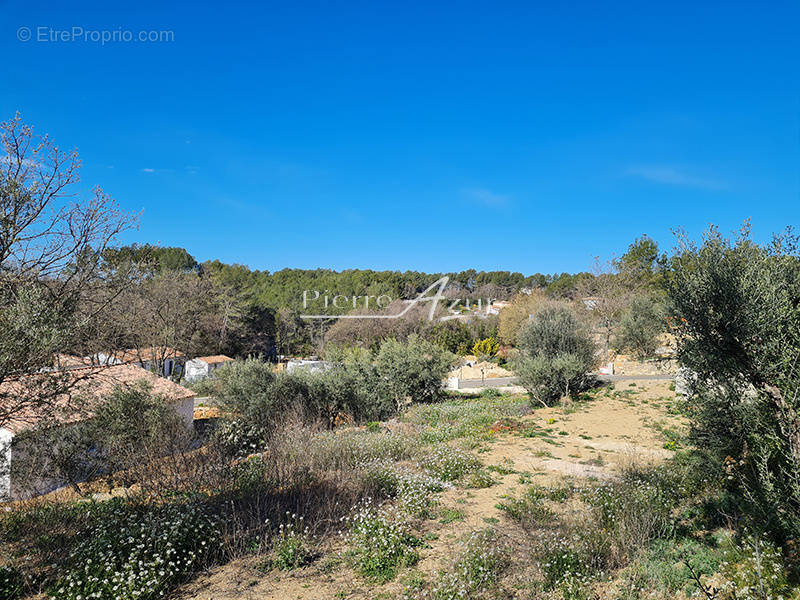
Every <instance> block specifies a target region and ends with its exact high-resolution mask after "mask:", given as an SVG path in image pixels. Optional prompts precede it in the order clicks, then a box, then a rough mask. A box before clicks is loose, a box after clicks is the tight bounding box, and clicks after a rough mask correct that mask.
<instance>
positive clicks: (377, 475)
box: [362, 460, 447, 518]
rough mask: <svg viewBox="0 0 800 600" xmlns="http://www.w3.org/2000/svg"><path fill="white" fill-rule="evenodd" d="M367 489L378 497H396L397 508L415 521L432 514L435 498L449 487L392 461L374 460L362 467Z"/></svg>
mask: <svg viewBox="0 0 800 600" xmlns="http://www.w3.org/2000/svg"><path fill="white" fill-rule="evenodd" d="M362 473H363V475H362V477H363V482H364V489H365V490H366V491H367V493H368V494H372V495H373V496H375V497H392V498H397V505H398V508H399V509H400V510H401V511H403V512H405V513H406V514H407V515H409V516H411V517H416V518H429V517H430V516H431V515H432V511H433V508H434V506H435V505H436V498H435V497H434V493H436V492H440V491H442V490H443V489H444V488H445V487H446V485H447V484H445V483H444V482H443V481H440V480H439V479H436V478H434V477H431V476H429V475H426V474H424V473H418V472H416V471H412V470H411V469H409V468H407V467H404V466H400V465H398V464H396V463H395V462H392V461H387V460H375V461H373V462H370V463H368V464H366V465H365V466H364V467H363V468H362Z"/></svg>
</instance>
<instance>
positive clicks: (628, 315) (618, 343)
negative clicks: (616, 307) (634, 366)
mask: <svg viewBox="0 0 800 600" xmlns="http://www.w3.org/2000/svg"><path fill="white" fill-rule="evenodd" d="M665 330H666V315H665V314H664V307H663V304H662V303H661V302H659V300H658V299H656V298H655V297H653V296H651V295H639V296H636V297H635V298H634V299H633V301H632V302H631V305H630V307H629V308H628V310H627V311H625V313H623V315H622V318H621V319H620V323H619V330H618V332H617V335H616V338H615V339H614V345H615V347H616V349H617V350H618V351H619V350H621V351H627V352H631V353H632V354H633V355H634V356H636V358H638V359H639V360H645V359H647V358H650V357H652V356H653V355H654V354H655V352H656V349H657V348H658V336H659V335H661V334H662V333H663V332H664V331H665Z"/></svg>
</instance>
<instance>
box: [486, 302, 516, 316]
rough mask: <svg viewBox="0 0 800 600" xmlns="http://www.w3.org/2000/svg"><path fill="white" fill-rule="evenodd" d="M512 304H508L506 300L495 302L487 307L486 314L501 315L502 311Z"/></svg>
mask: <svg viewBox="0 0 800 600" xmlns="http://www.w3.org/2000/svg"><path fill="white" fill-rule="evenodd" d="M510 305H511V303H510V302H506V301H505V300H495V301H494V302H491V303H489V304H487V305H486V314H487V315H499V314H500V311H501V310H503V309H504V308H506V307H508V306H510Z"/></svg>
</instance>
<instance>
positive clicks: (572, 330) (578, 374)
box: [512, 306, 596, 406]
mask: <svg viewBox="0 0 800 600" xmlns="http://www.w3.org/2000/svg"><path fill="white" fill-rule="evenodd" d="M518 348H519V354H518V355H517V357H516V358H515V359H514V360H513V361H512V362H513V364H512V367H513V369H514V372H515V373H516V374H517V375H518V376H519V379H520V383H521V384H522V386H523V387H524V388H525V389H526V390H527V391H528V393H529V394H530V395H531V398H532V399H533V400H536V401H537V402H540V403H541V404H543V405H545V406H549V405H550V404H552V403H553V402H555V401H556V400H558V399H559V398H562V397H564V396H569V395H571V394H574V393H576V392H579V391H580V390H582V389H584V388H585V387H586V385H587V384H588V383H589V381H590V380H589V371H591V369H592V368H593V367H594V365H595V363H596V357H595V344H594V341H593V340H592V338H591V336H590V335H589V333H588V332H587V331H586V329H585V328H584V326H583V324H582V323H581V322H580V321H579V320H578V318H577V317H576V316H575V313H574V312H573V311H572V310H570V309H569V308H566V307H562V306H547V307H545V308H542V309H540V310H539V311H538V312H537V313H535V314H534V315H533V317H532V318H531V319H530V321H529V322H528V323H527V324H526V325H525V326H523V328H522V329H521V330H520V332H519V336H518Z"/></svg>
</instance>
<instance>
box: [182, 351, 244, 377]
mask: <svg viewBox="0 0 800 600" xmlns="http://www.w3.org/2000/svg"><path fill="white" fill-rule="evenodd" d="M232 361H233V359H232V358H230V357H229V356H225V355H224V354H216V355H214V356H198V357H197V358H193V359H192V360H189V361H186V366H185V369H186V371H185V373H186V374H185V377H186V381H187V382H192V381H200V380H201V379H206V378H213V377H214V371H216V370H217V369H219V368H220V367H221V366H222V365H224V364H225V363H228V362H232Z"/></svg>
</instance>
